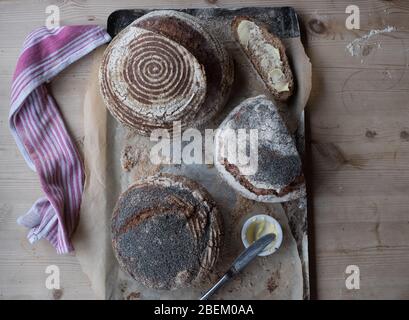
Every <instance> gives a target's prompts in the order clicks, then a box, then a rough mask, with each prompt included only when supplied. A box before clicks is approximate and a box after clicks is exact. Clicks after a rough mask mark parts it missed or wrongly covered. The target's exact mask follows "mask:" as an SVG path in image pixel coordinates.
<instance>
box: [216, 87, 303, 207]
mask: <svg viewBox="0 0 409 320" xmlns="http://www.w3.org/2000/svg"><path fill="white" fill-rule="evenodd" d="M239 129H245V130H246V132H247V134H248V133H249V131H250V130H251V129H255V130H257V132H258V148H257V152H258V162H257V170H256V172H255V173H253V174H248V175H246V174H245V172H244V171H243V165H240V164H238V163H234V162H233V161H232V160H231V159H230V158H229V157H230V156H229V154H228V153H227V154H226V151H225V150H226V148H227V146H228V145H231V144H232V143H234V141H232V139H231V138H230V137H231V136H230V135H229V132H237V130H239ZM248 144H249V143H248V141H247V150H249V148H248ZM247 153H249V152H247ZM215 157H216V159H215V166H216V168H217V170H218V171H219V172H220V174H221V176H222V177H223V178H224V179H225V180H226V181H227V183H229V185H230V186H231V187H233V188H234V189H235V190H236V191H238V192H239V193H241V194H242V195H243V196H245V197H246V198H249V199H252V200H256V201H261V202H284V201H288V200H293V199H297V198H299V197H301V196H303V195H305V183H304V175H303V172H302V163H301V159H300V156H299V154H298V151H297V148H296V146H295V142H294V140H293V138H292V136H291V135H290V133H289V131H288V130H287V127H286V125H285V123H284V121H283V119H282V118H281V116H280V114H279V113H278V109H277V107H276V105H275V104H274V103H273V102H272V101H270V100H268V99H267V98H266V97H265V96H263V95H261V96H257V97H254V98H249V99H246V100H244V101H243V102H242V103H240V104H239V105H238V106H237V107H236V108H234V109H233V111H231V112H230V114H229V115H228V116H227V117H226V119H225V120H224V121H223V122H222V123H221V125H220V126H219V129H218V131H217V132H216V136H215Z"/></svg>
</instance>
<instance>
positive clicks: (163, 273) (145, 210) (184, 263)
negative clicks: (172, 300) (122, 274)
mask: <svg viewBox="0 0 409 320" xmlns="http://www.w3.org/2000/svg"><path fill="white" fill-rule="evenodd" d="M111 231H112V244H113V248H114V253H115V256H116V258H117V260H118V262H119V264H120V266H121V268H122V269H124V270H125V271H126V272H128V274H129V275H131V276H132V277H133V278H134V279H136V280H138V281H140V282H142V283H143V284H144V285H145V286H147V287H149V288H157V289H176V288H179V287H186V286H189V285H190V284H192V283H198V282H200V281H202V280H203V279H204V278H206V276H207V275H208V274H209V272H210V271H211V270H212V268H213V266H214V264H215V263H216V260H217V258H218V255H219V250H220V246H221V220H220V216H219V212H218V209H217V206H216V204H215V202H214V201H213V200H212V198H211V196H210V194H209V193H208V192H207V191H206V190H205V189H204V188H203V187H202V186H200V185H199V184H197V183H196V182H194V181H192V180H190V179H187V178H185V177H183V176H175V175H171V174H159V175H156V176H151V177H147V178H144V179H141V180H139V181H137V182H136V183H135V184H133V185H132V186H131V187H130V188H129V189H128V190H127V191H125V192H124V193H123V194H122V195H121V196H120V198H119V200H118V202H117V204H116V207H115V209H114V213H113V217H112V225H111Z"/></svg>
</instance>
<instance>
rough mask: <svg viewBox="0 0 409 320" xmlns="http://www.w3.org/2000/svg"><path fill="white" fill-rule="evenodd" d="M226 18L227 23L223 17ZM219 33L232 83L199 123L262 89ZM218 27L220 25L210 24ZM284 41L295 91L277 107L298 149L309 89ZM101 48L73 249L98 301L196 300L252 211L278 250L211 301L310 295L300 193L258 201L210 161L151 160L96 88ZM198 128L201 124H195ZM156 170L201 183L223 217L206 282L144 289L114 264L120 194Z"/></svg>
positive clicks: (294, 50) (88, 109)
mask: <svg viewBox="0 0 409 320" xmlns="http://www.w3.org/2000/svg"><path fill="white" fill-rule="evenodd" d="M226 24H227V22H226ZM208 27H209V28H210V29H213V30H212V31H213V32H215V33H216V34H218V35H221V36H222V39H223V40H224V42H225V46H226V48H227V49H228V50H229V51H230V53H231V55H232V56H233V58H234V60H235V71H236V76H235V79H236V80H235V83H234V87H233V90H232V95H231V97H230V100H229V102H228V104H227V106H226V108H225V110H224V111H223V112H221V114H219V115H218V116H217V118H216V119H214V121H212V122H211V123H208V124H206V128H217V126H218V124H219V123H220V122H221V121H222V120H223V118H224V117H225V116H226V114H227V113H228V112H229V111H230V110H231V109H232V108H233V107H234V106H236V105H237V104H238V103H239V102H240V101H242V100H244V99H245V98H248V97H251V96H255V95H258V94H262V93H264V94H266V95H268V96H269V93H268V92H267V90H266V89H265V87H264V85H263V84H262V82H261V80H260V79H259V77H258V76H257V75H256V73H255V72H254V70H253V67H252V66H251V64H250V63H249V62H248V60H247V59H246V58H245V56H244V54H243V53H242V51H241V50H240V49H239V48H238V47H237V45H236V43H235V42H234V41H232V39H231V38H230V37H231V35H229V34H226V31H225V30H226V29H225V25H223V23H222V24H218V25H211V23H210V21H209V25H208ZM217 28H219V29H217ZM283 42H284V44H285V46H286V48H287V53H288V56H289V58H290V61H291V63H292V69H293V72H294V76H295V79H296V85H297V87H296V93H295V96H294V97H293V98H291V100H290V101H289V103H288V106H284V105H283V106H281V110H282V114H283V117H284V118H285V120H286V122H287V125H288V126H289V128H290V129H291V131H292V132H294V135H295V138H296V141H297V146H298V149H299V151H300V153H301V155H303V153H304V121H303V119H304V112H303V109H304V107H305V105H306V103H307V100H308V97H309V93H310V90H311V64H310V62H309V59H308V57H307V56H306V54H305V51H304V48H303V46H302V44H301V41H300V39H299V38H289V39H285V40H284V41H283ZM103 50H104V48H99V49H98V50H97V51H95V52H94V53H93V55H94V57H93V58H94V68H93V71H92V73H91V74H90V81H89V87H88V89H87V93H86V97H85V100H84V101H85V102H84V134H85V139H84V158H85V170H86V184H85V190H84V195H83V202H82V207H81V220H80V224H79V227H78V230H77V232H76V235H75V238H74V245H75V248H76V255H77V257H78V259H79V262H80V264H81V266H82V268H83V271H84V272H85V273H86V274H87V275H88V277H89V278H90V282H91V285H92V288H93V289H94V291H95V294H96V295H97V297H98V298H100V299H105V298H108V299H197V298H198V297H199V296H200V295H201V293H203V292H204V291H206V289H207V288H208V287H209V286H210V285H211V284H212V282H214V281H216V280H217V279H218V278H219V277H220V276H221V275H222V274H223V273H224V272H225V271H226V270H227V269H228V267H229V265H230V264H231V262H232V261H233V260H234V258H235V257H236V256H237V255H238V254H239V253H240V252H241V251H242V250H243V245H242V243H241V240H240V230H241V227H242V224H243V222H244V221H245V220H246V219H247V218H248V217H250V216H252V215H254V214H259V213H266V214H270V215H272V216H273V217H275V218H276V219H277V220H278V221H279V222H280V224H281V225H282V227H283V233H284V239H283V244H282V246H281V248H280V250H279V251H278V252H277V253H275V254H273V255H270V256H268V257H259V258H257V259H256V260H255V261H254V262H252V264H251V265H249V266H248V267H247V268H246V269H245V270H244V272H243V273H242V274H241V275H240V276H239V277H236V278H235V279H234V280H233V281H231V282H230V283H228V284H227V285H226V286H225V287H223V288H222V289H221V290H220V291H219V292H218V294H217V295H215V296H214V298H215V299H217V298H219V299H303V298H304V299H306V298H308V297H309V281H308V236H307V222H306V221H307V220H306V219H307V207H306V199H305V198H303V199H299V200H296V201H291V202H288V203H285V204H284V205H282V204H264V203H257V202H254V201H251V200H247V199H245V198H243V197H241V196H240V195H237V194H236V193H235V192H234V191H233V190H232V189H231V188H230V187H229V186H228V185H227V184H225V183H224V181H223V180H222V179H221V178H220V177H219V176H218V174H217V172H216V169H215V168H214V167H213V166H212V165H205V164H203V165H185V164H181V165H166V166H165V165H161V166H159V165H153V164H152V163H151V162H150V160H149V151H150V147H151V146H152V145H153V144H155V142H151V141H149V138H148V137H142V136H139V135H137V134H136V133H134V132H132V131H131V130H129V129H126V128H124V127H122V126H121V125H120V124H118V123H117V122H116V121H115V120H114V119H113V118H112V117H111V115H110V114H109V112H108V111H107V109H106V108H105V106H104V104H103V102H102V100H101V97H100V94H99V87H98V77H97V69H98V67H99V63H100V59H101V57H102V53H103ZM200 129H201V130H203V129H204V128H200ZM157 172H172V173H176V174H183V175H185V176H187V177H189V178H191V179H193V180H196V181H197V182H199V183H201V184H202V185H203V186H205V187H206V189H207V190H208V191H209V192H210V194H212V196H213V197H214V199H215V201H216V202H217V204H218V206H219V208H220V211H221V213H222V215H223V220H224V227H225V238H224V243H225V245H224V247H223V249H222V252H221V256H220V259H219V262H218V264H217V266H216V270H215V272H214V273H213V274H212V275H211V276H210V278H209V279H208V283H207V284H206V283H205V284H203V285H202V286H199V287H193V288H188V289H180V290H175V291H163V290H152V289H147V288H144V287H143V286H142V285H141V284H139V283H137V282H136V281H134V280H133V279H131V278H130V277H129V276H128V275H126V274H124V273H123V272H122V271H121V270H119V268H118V264H117V262H116V260H115V258H114V256H113V254H112V246H111V238H110V219H111V214H112V209H113V207H114V205H115V202H116V200H117V198H118V196H119V194H120V193H121V192H122V191H124V190H126V189H127V187H128V186H129V185H130V184H131V183H132V182H133V181H135V180H136V179H139V178H140V177H142V176H147V175H151V174H154V173H157Z"/></svg>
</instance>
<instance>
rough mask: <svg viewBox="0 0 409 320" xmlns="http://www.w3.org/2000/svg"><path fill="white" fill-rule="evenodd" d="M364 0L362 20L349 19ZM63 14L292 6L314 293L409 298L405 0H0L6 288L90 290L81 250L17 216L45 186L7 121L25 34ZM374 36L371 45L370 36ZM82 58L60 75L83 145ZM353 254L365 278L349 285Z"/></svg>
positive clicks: (79, 20)
mask: <svg viewBox="0 0 409 320" xmlns="http://www.w3.org/2000/svg"><path fill="white" fill-rule="evenodd" d="M351 3H354V4H357V5H358V6H359V8H360V12H361V15H360V17H361V21H360V22H361V29H360V30H353V31H350V30H347V29H346V27H345V19H346V17H347V14H345V9H346V6H347V5H349V4H351ZM50 4H56V5H58V6H59V7H60V12H61V24H100V25H105V23H106V19H107V16H108V15H109V13H110V12H112V11H113V10H115V9H119V8H143V7H148V6H150V7H158V8H160V7H162V8H163V7H168V8H169V7H174V8H177V7H204V6H220V7H221V6H229V7H239V6H253V5H254V6H255V5H257V6H260V5H261V6H263V5H264V6H287V5H290V6H293V7H294V8H295V9H296V10H297V12H298V13H299V15H300V18H301V24H302V26H303V33H304V43H305V46H306V50H307V53H308V55H309V57H310V58H311V61H312V66H313V89H312V93H311V97H310V101H309V103H308V115H307V116H308V120H309V124H310V129H309V130H310V138H311V144H310V150H311V172H309V176H310V177H311V179H310V182H311V190H310V191H311V196H312V199H311V204H312V207H311V211H310V239H311V253H310V260H311V273H312V274H311V281H312V289H313V297H316V298H319V299H361V298H362V299H371V298H374V299H380V298H386V299H403V298H406V299H408V298H409V165H408V163H409V73H408V72H407V69H408V66H409V58H408V56H409V33H408V30H409V29H408V28H409V1H406V0H392V1H372V0H367V1H324V0H310V1H289V0H287V1H252V0H240V1H234V0H219V1H216V0H208V1H205V0H192V1H182V0H177V1H172V3H171V4H170V2H167V1H164V0H159V1H158V0H149V1H148V0H139V1H135V0H133V1H125V0H121V1H108V0H103V1H96V0H93V1H79V0H78V1H41V0H36V1H34V0H31V1H28V0H22V1H16V0H12V1H8V0H7V1H4V0H2V1H0V103H1V108H0V299H6V298H16V299H22V298H30V299H58V298H62V299H92V298H93V297H94V295H93V292H92V290H91V289H90V285H89V280H88V279H87V277H86V276H85V275H84V274H83V273H82V271H81V268H80V266H79V264H78V262H77V260H76V258H75V255H65V256H58V255H57V254H56V253H55V252H54V250H53V248H51V246H50V245H49V244H48V243H46V242H45V241H41V242H39V243H38V244H35V245H34V246H32V245H30V244H29V243H28V242H27V240H26V238H25V237H26V230H25V229H24V228H23V227H21V226H18V225H17V224H16V219H17V217H18V216H19V215H21V214H23V213H24V212H25V211H26V210H28V209H29V208H30V206H31V205H32V204H33V203H34V201H35V200H36V199H37V198H38V197H40V196H41V195H42V192H41V189H40V185H39V181H38V179H37V176H36V174H35V173H33V172H31V171H30V170H29V168H28V167H27V166H26V164H25V162H24V160H23V157H22V156H21V155H20V154H19V151H18V149H17V147H16V144H15V142H14V140H13V138H12V136H11V134H10V131H9V129H8V120H7V119H8V112H9V96H10V85H11V77H12V73H13V70H14V67H15V64H16V60H17V57H18V54H19V52H20V48H21V45H22V42H23V40H24V38H25V36H26V35H27V34H28V33H29V32H30V31H31V30H32V29H33V28H36V27H39V26H41V25H44V23H45V19H46V16H47V15H46V13H45V8H46V6H47V5H50ZM387 26H392V27H394V28H395V29H396V31H394V32H391V33H385V34H379V35H376V36H374V37H373V38H372V40H373V41H372V40H371V44H370V45H368V46H367V47H365V50H363V53H364V55H363V56H351V55H350V54H349V52H347V50H346V46H347V44H348V43H350V42H351V41H352V40H354V39H355V38H358V37H362V36H364V35H365V34H367V33H368V32H370V30H374V29H384V28H385V27H387ZM373 42H374V43H375V44H374V43H373ZM90 66H91V65H90V59H89V57H86V58H84V59H82V60H81V61H79V62H78V63H75V64H74V65H72V66H71V67H69V68H68V69H67V70H66V71H64V72H63V73H62V74H61V75H60V76H58V77H57V78H56V79H55V80H54V81H53V82H52V86H53V93H54V96H55V97H56V99H57V101H58V102H59V104H60V106H61V109H62V113H63V116H64V117H65V119H66V122H67V124H68V127H69V130H70V131H71V133H72V135H73V137H75V140H76V141H77V143H78V145H79V146H81V142H82V137H83V128H82V126H83V124H82V102H83V93H84V88H85V83H86V81H87V76H88V72H89V70H90ZM51 264H55V265H57V266H59V267H60V272H61V287H62V288H61V291H49V290H48V289H46V287H45V279H46V276H47V275H46V273H45V268H46V267H47V266H48V265H51ZM348 265H357V266H358V267H359V268H360V278H361V283H360V289H359V290H348V289H347V288H346V287H345V278H346V274H345V269H346V267H347V266H348Z"/></svg>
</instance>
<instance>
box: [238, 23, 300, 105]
mask: <svg viewBox="0 0 409 320" xmlns="http://www.w3.org/2000/svg"><path fill="white" fill-rule="evenodd" d="M241 23H243V25H244V26H246V27H247V28H244V27H243V28H242V29H240V24H241ZM246 29H247V30H246ZM240 30H241V32H242V36H240V34H239V31H240ZM232 33H233V35H234V37H235V38H236V40H237V42H238V43H239V44H240V46H241V48H242V49H243V51H244V53H245V54H246V55H247V57H248V58H249V60H250V61H251V63H252V64H253V66H254V68H255V69H256V71H257V73H258V74H259V75H260V77H261V78H262V79H263V81H264V83H265V85H266V87H267V89H268V90H269V91H270V93H271V94H272V95H273V96H274V98H275V99H276V100H278V101H285V100H287V99H288V98H289V97H290V96H291V95H292V94H293V92H294V79H293V74H292V71H291V68H290V63H289V61H288V57H287V55H286V53H285V47H284V45H283V44H282V42H281V40H280V39H279V38H278V37H277V36H276V35H274V34H273V33H271V32H269V30H268V27H267V25H265V24H263V23H261V22H257V21H254V20H252V19H251V18H249V17H235V18H234V19H233V22H232ZM243 40H244V42H245V43H243ZM271 46H272V47H274V48H275V49H277V50H278V52H279V63H280V65H279V66H277V65H274V63H273V62H274V59H271V58H270V57H269V54H270V53H269V49H271ZM270 52H271V51H270ZM273 69H276V70H275V72H274V73H272V71H273ZM278 70H280V71H278ZM277 73H278V75H277ZM273 74H274V77H273ZM284 84H287V88H284V87H285V86H284Z"/></svg>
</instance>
